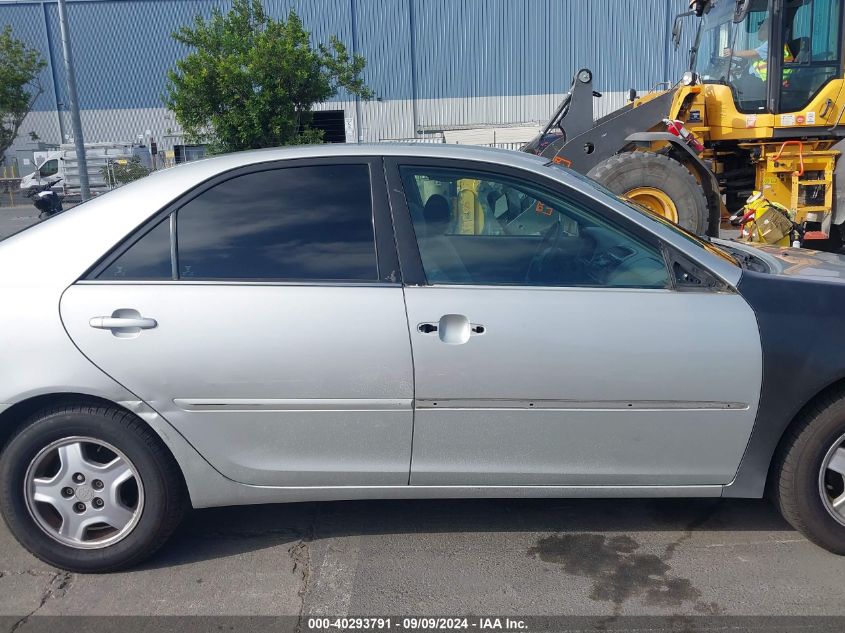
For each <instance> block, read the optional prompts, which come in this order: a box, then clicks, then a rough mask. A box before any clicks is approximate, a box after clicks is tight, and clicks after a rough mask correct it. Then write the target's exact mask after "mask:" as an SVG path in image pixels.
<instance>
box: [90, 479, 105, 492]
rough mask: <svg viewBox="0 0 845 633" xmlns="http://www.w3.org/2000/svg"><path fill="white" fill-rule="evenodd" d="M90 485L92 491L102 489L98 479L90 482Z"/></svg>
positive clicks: (101, 483)
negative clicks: (92, 488)
mask: <svg viewBox="0 0 845 633" xmlns="http://www.w3.org/2000/svg"><path fill="white" fill-rule="evenodd" d="M91 485H92V486H93V487H94V490H102V489H103V482H102V481H100V480H99V479H95V480H94V481H92V482H91Z"/></svg>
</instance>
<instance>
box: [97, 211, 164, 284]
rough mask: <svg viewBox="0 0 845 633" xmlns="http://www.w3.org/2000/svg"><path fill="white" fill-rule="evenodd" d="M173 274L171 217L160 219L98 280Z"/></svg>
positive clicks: (145, 278) (145, 277)
mask: <svg viewBox="0 0 845 633" xmlns="http://www.w3.org/2000/svg"><path fill="white" fill-rule="evenodd" d="M171 277H172V268H171V263H170V218H169V217H167V218H165V219H164V220H162V221H161V222H159V223H158V224H157V225H156V226H155V227H154V228H153V229H152V230H151V231H149V232H148V233H147V234H146V235H144V236H143V237H142V238H141V239H140V240H138V241H137V242H135V243H134V244H133V245H132V246H130V247H129V249H127V250H126V252H124V253H123V254H122V255H120V257H118V258H117V259H116V260H115V261H114V262H112V263H111V264H110V265H109V266H108V268H106V269H105V270H103V272H101V273H100V274H99V275H97V279H114V280H121V279H126V280H139V281H143V280H156V279H171Z"/></svg>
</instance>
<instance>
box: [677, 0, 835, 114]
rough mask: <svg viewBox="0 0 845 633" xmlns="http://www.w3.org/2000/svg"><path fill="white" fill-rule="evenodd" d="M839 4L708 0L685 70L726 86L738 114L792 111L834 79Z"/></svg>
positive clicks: (802, 0) (820, 0)
mask: <svg viewBox="0 0 845 633" xmlns="http://www.w3.org/2000/svg"><path fill="white" fill-rule="evenodd" d="M842 13H843V12H842V2H841V0H739V1H737V0H712V1H711V2H710V3H708V5H707V7H706V8H705V11H704V14H703V16H702V18H701V22H700V24H699V29H698V33H697V34H696V40H695V43H694V45H693V52H692V65H693V70H694V71H695V72H696V73H697V74H698V76H699V77H700V78H701V79H702V81H704V82H705V83H718V84H723V85H728V86H730V88H731V92H732V93H733V97H734V104H735V106H736V108H737V110H738V111H740V112H743V113H748V114H756V113H766V112H772V113H779V112H795V111H798V110H801V109H803V108H804V107H806V106H807V105H808V104H809V103H810V101H811V100H812V99H813V97H814V96H815V95H816V94H817V93H818V92H819V91H820V90H821V89H822V88H823V87H824V86H825V84H827V83H828V82H829V81H831V80H832V79H835V78H837V77H841V76H842V32H843V31H842V20H843V15H842Z"/></svg>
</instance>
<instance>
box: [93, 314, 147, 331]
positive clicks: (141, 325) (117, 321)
mask: <svg viewBox="0 0 845 633" xmlns="http://www.w3.org/2000/svg"><path fill="white" fill-rule="evenodd" d="M88 325H90V326H91V327H93V328H97V329H98V330H115V329H121V328H138V329H139V330H151V329H152V328H154V327H156V326H157V325H158V321H156V320H155V319H145V318H144V317H105V316H100V317H92V318H91V320H90V321H88Z"/></svg>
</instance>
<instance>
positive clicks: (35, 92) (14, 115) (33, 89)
mask: <svg viewBox="0 0 845 633" xmlns="http://www.w3.org/2000/svg"><path fill="white" fill-rule="evenodd" d="M45 65H46V63H45V62H44V60H43V59H42V58H41V55H40V54H39V53H38V51H36V50H35V49H32V48H30V47H29V46H27V45H26V44H25V43H24V42H22V41H20V40H18V39H15V37H14V36H13V35H12V27H11V26H8V25H6V26H5V27H4V28H3V30H2V31H0V160H2V159H3V157H4V156H5V154H6V150H7V149H9V147H11V145H12V143H14V141H15V138H17V136H18V130H20V127H21V124H22V123H23V120H24V119H25V118H26V115H27V114H29V112H30V110H32V105H33V104H34V103H35V100H36V99H37V98H38V96H39V95H40V94H41V93H42V92H43V91H44V88H43V87H42V86H41V83H40V82H39V81H38V75H39V74H40V73H41V70H42V69H43V68H44V66H45Z"/></svg>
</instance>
